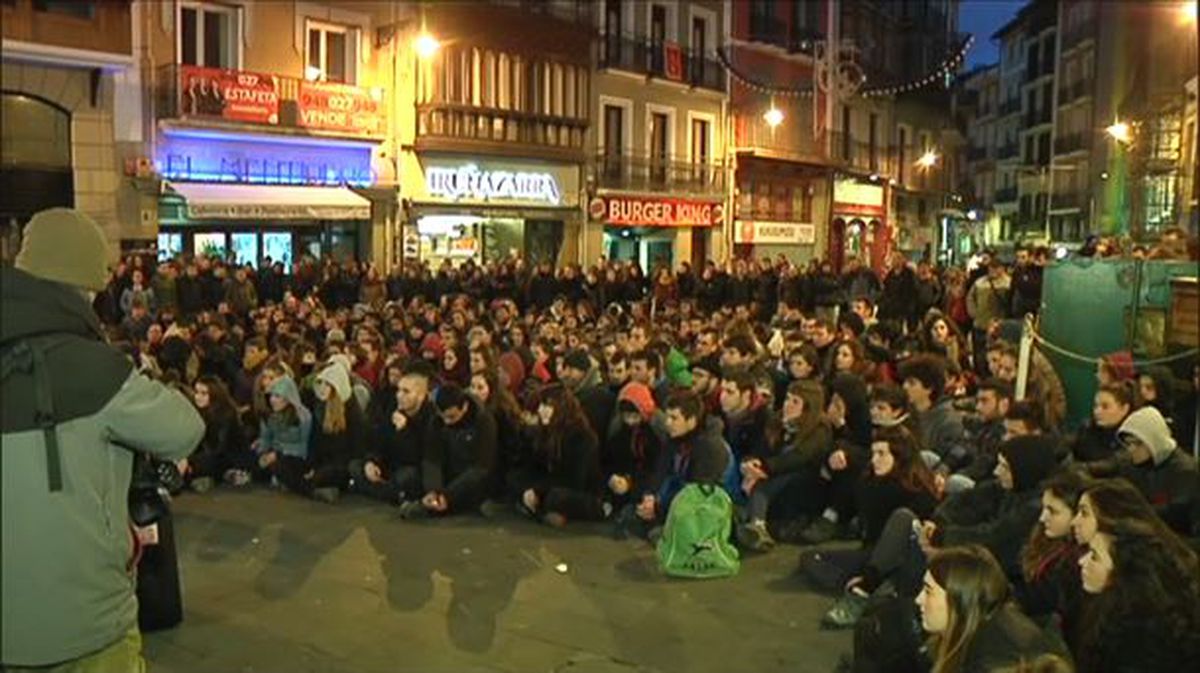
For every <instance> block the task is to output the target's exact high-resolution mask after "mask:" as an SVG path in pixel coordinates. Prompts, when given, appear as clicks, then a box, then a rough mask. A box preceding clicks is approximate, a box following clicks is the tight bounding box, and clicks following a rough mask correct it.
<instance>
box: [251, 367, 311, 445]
mask: <svg viewBox="0 0 1200 673" xmlns="http://www.w3.org/2000/svg"><path fill="white" fill-rule="evenodd" d="M267 394H268V395H278V396H280V397H282V398H283V399H285V400H287V403H288V404H289V405H291V407H292V410H293V411H295V413H296V420H295V422H293V421H292V420H291V419H290V418H289V417H288V414H287V413H286V411H285V412H279V411H272V412H271V414H270V415H269V416H267V417H266V418H265V419H263V420H262V421H261V422H260V423H259V432H258V452H259V453H267V452H270V451H278V452H279V453H281V454H283V455H285V456H292V457H294V458H300V459H302V460H307V459H308V439H309V435H310V434H311V433H312V413H311V412H310V411H309V410H308V407H306V406H304V403H303V402H301V401H300V389H299V388H297V387H296V382H295V381H293V380H292V378H291V377H290V376H282V377H280V378H279V379H276V381H275V383H272V384H271V387H270V389H269V390H268V391H267Z"/></svg>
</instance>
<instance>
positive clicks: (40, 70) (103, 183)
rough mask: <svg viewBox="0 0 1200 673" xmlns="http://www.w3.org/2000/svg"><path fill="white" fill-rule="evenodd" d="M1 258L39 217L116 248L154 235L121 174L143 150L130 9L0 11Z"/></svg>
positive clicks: (37, 5)
mask: <svg viewBox="0 0 1200 673" xmlns="http://www.w3.org/2000/svg"><path fill="white" fill-rule="evenodd" d="M0 26H2V27H3V45H2V51H3V76H2V79H0V157H2V159H0V234H2V236H0V253H2V257H3V259H4V260H5V261H8V260H11V259H12V257H13V256H15V254H16V251H17V250H18V249H19V247H20V232H21V228H22V227H23V226H24V224H25V223H26V222H28V220H29V218H30V217H31V216H32V215H33V214H34V213H36V212H38V211H40V210H43V209H45V208H51V207H56V206H61V207H74V208H78V209H79V210H81V211H83V212H85V213H87V214H88V215H90V216H92V217H93V218H95V220H96V221H97V223H99V224H100V226H101V227H103V228H104V230H105V232H106V233H107V235H108V238H109V240H110V241H111V242H112V245H113V249H112V254H113V255H114V257H115V256H116V254H117V252H118V250H119V249H120V246H119V241H121V240H133V239H137V238H139V237H141V236H142V235H143V234H144V233H145V232H150V234H151V235H152V232H153V223H152V222H146V221H145V220H143V219H142V217H141V215H140V209H139V208H138V207H137V202H136V198H135V197H134V194H135V190H134V188H133V185H132V183H131V182H130V181H129V180H128V179H126V177H125V173H124V170H123V166H124V159H125V154H126V153H127V152H129V151H130V148H133V152H134V153H136V152H137V151H138V150H140V144H141V142H142V140H143V136H142V127H141V119H140V112H141V110H140V108H139V105H138V102H139V101H140V100H141V96H140V91H139V90H138V86H137V82H138V80H137V69H136V62H135V58H134V45H135V41H138V40H140V38H141V36H140V35H139V34H137V25H136V24H135V22H134V20H133V17H132V7H131V3H130V2H128V1H125V2H78V3H61V2H43V1H40V0H5V1H4V2H0Z"/></svg>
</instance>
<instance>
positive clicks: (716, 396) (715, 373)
mask: <svg viewBox="0 0 1200 673" xmlns="http://www.w3.org/2000/svg"><path fill="white" fill-rule="evenodd" d="M692 392H694V393H696V394H697V395H699V396H700V399H702V400H704V410H705V411H706V412H707V413H709V414H719V413H721V395H722V389H721V363H720V360H718V359H717V358H716V356H712V355H709V356H704V357H701V358H698V359H696V360H693V361H692Z"/></svg>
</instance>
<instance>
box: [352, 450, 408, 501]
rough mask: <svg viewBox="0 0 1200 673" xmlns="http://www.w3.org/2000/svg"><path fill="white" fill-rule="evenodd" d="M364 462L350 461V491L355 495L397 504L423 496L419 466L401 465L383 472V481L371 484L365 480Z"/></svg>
mask: <svg viewBox="0 0 1200 673" xmlns="http://www.w3.org/2000/svg"><path fill="white" fill-rule="evenodd" d="M366 464H367V463H366V461H364V460H352V461H350V482H351V484H352V485H353V486H352V488H351V490H353V491H354V492H355V493H361V494H362V495H365V496H368V497H371V498H375V499H376V500H382V501H383V502H388V503H391V504H393V505H394V504H397V503H399V502H401V501H405V500H416V499H419V498H420V497H421V496H423V495H425V493H424V492H423V491H421V467H420V466H419V465H401V466H399V467H398V468H396V469H394V470H391V471H387V470H385V471H384V479H383V481H380V482H372V481H370V480H369V479H367V473H366Z"/></svg>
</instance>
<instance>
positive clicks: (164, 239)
mask: <svg viewBox="0 0 1200 673" xmlns="http://www.w3.org/2000/svg"><path fill="white" fill-rule="evenodd" d="M182 254H183V234H178V233H160V234H159V235H158V261H160V262H164V261H167V260H169V259H173V258H175V257H178V256H179V255H182Z"/></svg>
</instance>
